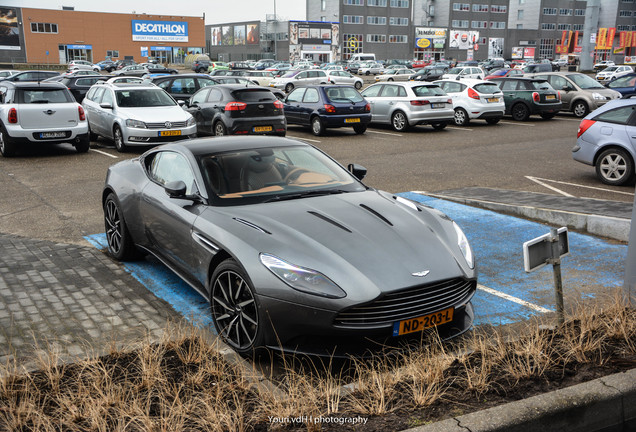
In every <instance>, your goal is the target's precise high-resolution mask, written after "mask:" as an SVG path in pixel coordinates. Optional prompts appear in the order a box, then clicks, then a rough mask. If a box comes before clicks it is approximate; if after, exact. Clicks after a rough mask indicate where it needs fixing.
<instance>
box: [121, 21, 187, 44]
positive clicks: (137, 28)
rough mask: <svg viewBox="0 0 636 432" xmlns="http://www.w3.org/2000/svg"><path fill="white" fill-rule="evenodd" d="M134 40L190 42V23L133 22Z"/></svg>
mask: <svg viewBox="0 0 636 432" xmlns="http://www.w3.org/2000/svg"><path fill="white" fill-rule="evenodd" d="M132 40H133V41H160V42H188V23H187V22H183V21H141V20H132Z"/></svg>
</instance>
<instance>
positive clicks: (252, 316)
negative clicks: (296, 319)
mask: <svg viewBox="0 0 636 432" xmlns="http://www.w3.org/2000/svg"><path fill="white" fill-rule="evenodd" d="M210 309H211V312H212V321H213V322H214V327H215V328H216V330H217V332H218V334H219V335H220V336H221V337H222V338H223V339H224V341H225V342H226V343H227V344H228V345H230V346H231V347H232V348H233V349H234V350H235V351H236V352H238V353H239V354H241V355H250V354H252V353H253V352H254V349H255V348H257V347H259V346H262V344H263V325H262V320H261V317H260V313H259V307H258V303H257V300H256V296H255V294H254V288H253V287H252V284H251V282H250V281H249V279H248V277H247V276H246V275H245V273H244V271H243V269H242V268H241V267H240V266H239V265H238V264H237V263H236V261H234V260H233V259H227V260H225V261H223V262H222V263H221V264H219V266H218V267H217V268H216V270H215V271H214V274H213V275H212V278H211V279H210Z"/></svg>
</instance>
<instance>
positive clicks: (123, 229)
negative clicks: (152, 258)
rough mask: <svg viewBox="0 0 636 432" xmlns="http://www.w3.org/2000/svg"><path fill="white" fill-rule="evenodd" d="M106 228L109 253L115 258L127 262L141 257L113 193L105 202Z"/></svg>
mask: <svg viewBox="0 0 636 432" xmlns="http://www.w3.org/2000/svg"><path fill="white" fill-rule="evenodd" d="M104 228H105V229H106V240H107V242H108V251H109V252H110V254H111V255H112V256H113V257H114V258H116V259H117V260H120V261H126V260H131V259H135V258H138V257H139V256H140V253H139V252H138V250H137V248H136V247H135V245H134V243H133V241H132V238H131V236H130V233H129V232H128V227H127V226H126V222H125V221H124V216H123V214H122V211H121V206H120V205H119V201H118V200H117V198H116V197H115V194H112V193H111V194H109V195H108V197H106V201H104Z"/></svg>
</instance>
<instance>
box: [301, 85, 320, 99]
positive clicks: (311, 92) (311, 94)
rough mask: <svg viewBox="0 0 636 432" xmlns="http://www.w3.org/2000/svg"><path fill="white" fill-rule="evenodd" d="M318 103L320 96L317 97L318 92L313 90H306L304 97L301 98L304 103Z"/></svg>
mask: <svg viewBox="0 0 636 432" xmlns="http://www.w3.org/2000/svg"><path fill="white" fill-rule="evenodd" d="M319 101H320V96H318V90H317V89H315V88H308V89H307V91H306V92H305V96H304V97H303V102H305V103H318V102H319Z"/></svg>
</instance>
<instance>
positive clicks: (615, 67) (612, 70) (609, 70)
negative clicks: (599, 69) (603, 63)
mask: <svg viewBox="0 0 636 432" xmlns="http://www.w3.org/2000/svg"><path fill="white" fill-rule="evenodd" d="M616 69H618V66H610V67H608V68H605V70H604V71H603V72H614V71H615V70H616Z"/></svg>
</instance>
